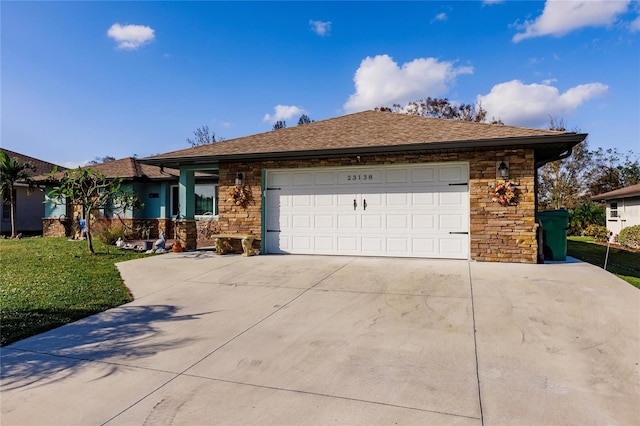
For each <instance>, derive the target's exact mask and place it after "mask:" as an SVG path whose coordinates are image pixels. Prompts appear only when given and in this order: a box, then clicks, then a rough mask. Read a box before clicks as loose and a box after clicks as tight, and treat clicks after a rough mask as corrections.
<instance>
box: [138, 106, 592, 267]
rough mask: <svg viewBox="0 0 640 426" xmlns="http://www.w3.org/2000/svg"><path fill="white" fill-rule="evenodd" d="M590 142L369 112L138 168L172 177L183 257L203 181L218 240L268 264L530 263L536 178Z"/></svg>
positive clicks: (534, 256) (192, 243)
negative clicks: (244, 241) (277, 258)
mask: <svg viewBox="0 0 640 426" xmlns="http://www.w3.org/2000/svg"><path fill="white" fill-rule="evenodd" d="M586 136H587V135H586V134H580V133H574V132H558V131H551V130H540V129H529V128H521V127H512V126H504V125H494V124H484V123H473V122H465V121H456V120H444V119H437V118H427V117H421V116H411V115H405V114H397V113H391V112H379V111H365V112H360V113H355V114H350V115H345V116H341V117H337V118H332V119H328V120H322V121H317V122H313V123H309V124H304V125H299V126H296V127H289V128H284V129H278V130H274V131H270V132H266V133H261V134H256V135H252V136H247V137H241V138H237V139H230V140H226V141H223V142H216V143H212V144H208V145H202V146H198V147H194V148H188V149H184V150H180V151H174V152H169V153H166V154H160V155H155V156H152V157H147V158H143V159H141V160H140V161H141V162H142V163H145V164H149V165H156V166H158V167H170V168H174V169H177V170H179V175H180V178H179V189H178V197H179V200H180V201H179V202H180V205H181V206H183V207H181V209H180V215H179V216H178V218H177V220H176V221H175V224H176V237H177V238H179V239H180V240H181V241H182V244H183V246H184V247H186V248H187V249H193V248H195V247H196V237H195V234H196V231H195V229H196V223H195V219H196V203H195V197H194V193H195V173H196V172H203V171H205V172H211V173H214V174H217V175H218V176H219V181H218V185H219V189H218V190H219V193H220V194H222V195H221V196H220V200H219V205H218V216H217V222H218V228H219V230H220V232H223V233H236V234H252V235H254V236H255V240H254V249H255V250H259V251H260V252H261V253H264V254H270V253H293V254H298V253H300V254H326V255H363V256H398V257H425V258H455V259H471V260H478V261H503V262H524V263H536V262H537V260H538V242H537V224H536V173H537V169H538V168H539V167H540V166H542V165H543V164H545V163H547V162H550V161H554V160H558V159H562V158H566V157H567V156H569V155H570V154H571V150H572V148H573V146H575V145H576V144H578V143H580V142H582V141H583V140H584V139H585V138H586ZM164 201H165V208H167V206H168V205H169V204H167V201H168V198H166V197H165V199H164Z"/></svg>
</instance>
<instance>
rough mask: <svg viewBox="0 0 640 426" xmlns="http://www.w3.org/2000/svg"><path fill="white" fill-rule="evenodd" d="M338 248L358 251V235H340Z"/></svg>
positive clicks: (353, 251) (351, 251)
mask: <svg viewBox="0 0 640 426" xmlns="http://www.w3.org/2000/svg"><path fill="white" fill-rule="evenodd" d="M338 250H339V251H345V252H350V253H355V252H356V251H358V238H357V237H338Z"/></svg>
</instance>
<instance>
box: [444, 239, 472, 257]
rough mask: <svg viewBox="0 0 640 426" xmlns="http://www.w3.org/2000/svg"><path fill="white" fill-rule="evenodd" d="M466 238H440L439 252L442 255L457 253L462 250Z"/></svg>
mask: <svg viewBox="0 0 640 426" xmlns="http://www.w3.org/2000/svg"><path fill="white" fill-rule="evenodd" d="M464 243H466V238H462V237H461V238H443V239H440V253H441V254H443V255H447V256H450V255H459V254H460V253H462V252H463V250H464V247H463V245H464Z"/></svg>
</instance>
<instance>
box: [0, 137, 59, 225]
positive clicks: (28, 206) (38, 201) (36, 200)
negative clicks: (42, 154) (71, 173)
mask: <svg viewBox="0 0 640 426" xmlns="http://www.w3.org/2000/svg"><path fill="white" fill-rule="evenodd" d="M2 150H3V151H4V152H5V153H6V154H7V156H8V157H9V158H11V159H16V160H18V162H20V163H27V164H30V165H32V166H33V167H35V170H33V171H31V170H29V171H28V172H29V174H30V175H31V176H38V175H41V174H46V173H51V171H52V170H53V169H54V168H55V167H57V168H58V170H64V167H60V166H56V165H55V164H53V163H49V162H48V161H43V160H39V159H37V158H33V157H30V156H28V155H24V154H20V153H18V152H15V151H10V150H8V149H5V148H2ZM14 191H15V194H14V195H15V197H14V199H15V204H16V218H15V219H16V232H17V233H26V234H39V233H41V232H42V218H43V217H44V210H45V206H44V192H43V191H42V190H40V189H39V188H37V187H33V188H29V185H27V184H26V183H24V182H17V183H16V184H15V185H14ZM0 218H1V219H0V233H2V234H11V204H10V203H9V202H8V201H3V202H2V203H0Z"/></svg>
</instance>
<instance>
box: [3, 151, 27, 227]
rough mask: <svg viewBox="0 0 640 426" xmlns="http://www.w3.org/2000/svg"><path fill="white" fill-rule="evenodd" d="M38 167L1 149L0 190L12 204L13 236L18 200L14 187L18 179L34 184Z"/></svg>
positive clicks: (4, 198)
mask: <svg viewBox="0 0 640 426" xmlns="http://www.w3.org/2000/svg"><path fill="white" fill-rule="evenodd" d="M35 170H36V168H35V167H34V166H33V165H31V164H29V163H21V162H20V161H18V159H17V158H13V159H11V158H9V156H8V155H7V153H6V152H4V151H2V150H0V192H2V201H3V202H7V201H8V202H9V205H10V206H11V238H14V237H15V236H16V200H15V194H14V187H15V184H16V183H17V182H18V181H21V182H24V183H26V184H29V186H31V185H33V180H32V179H31V174H30V173H29V172H30V171H31V172H34V171H35Z"/></svg>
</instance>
